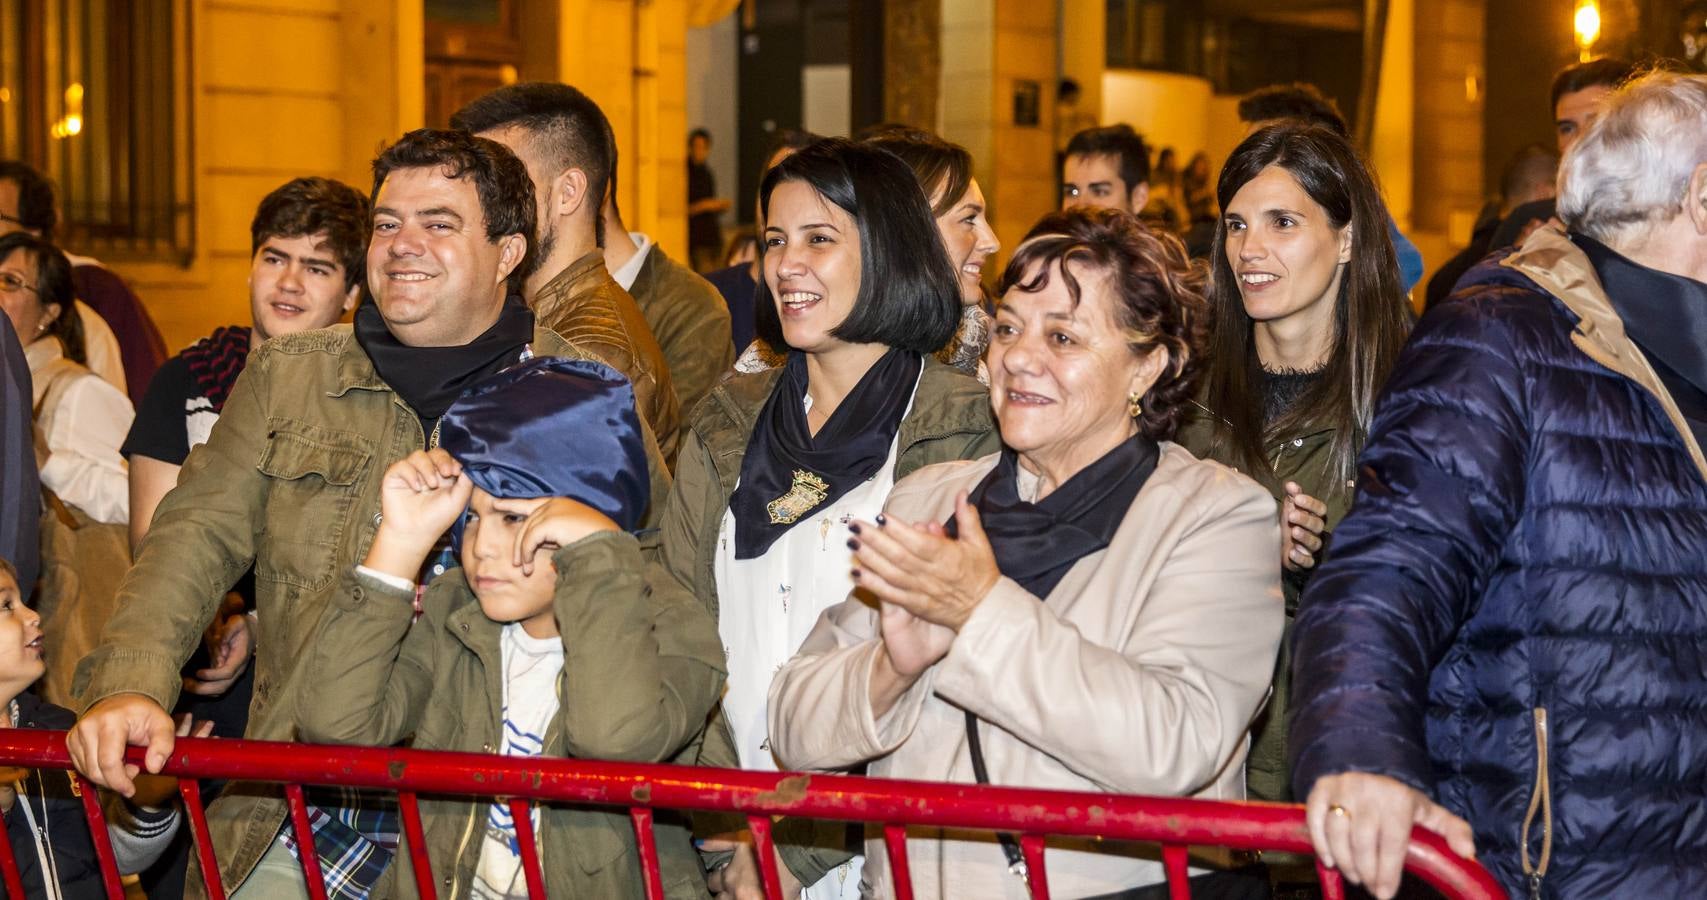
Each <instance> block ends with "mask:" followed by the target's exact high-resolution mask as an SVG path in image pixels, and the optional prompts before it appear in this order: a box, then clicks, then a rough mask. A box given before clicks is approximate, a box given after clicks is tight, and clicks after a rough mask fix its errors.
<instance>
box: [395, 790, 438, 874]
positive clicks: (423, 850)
mask: <svg viewBox="0 0 1707 900" xmlns="http://www.w3.org/2000/svg"><path fill="white" fill-rule="evenodd" d="M397 811H398V813H399V814H400V815H401V816H402V818H403V839H404V840H405V841H407V842H408V844H409V865H410V866H411V867H412V868H413V869H414V870H415V893H416V894H418V895H420V897H421V900H437V898H438V896H439V886H438V885H436V884H434V883H433V863H432V860H430V859H428V858H427V834H426V831H425V829H423V828H421V802H420V800H419V799H417V798H416V796H415V792H414V791H398V792H397Z"/></svg>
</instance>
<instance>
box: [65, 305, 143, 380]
mask: <svg viewBox="0 0 1707 900" xmlns="http://www.w3.org/2000/svg"><path fill="white" fill-rule="evenodd" d="M72 305H73V306H74V307H75V308H76V310H77V318H78V320H79V321H80V322H82V324H83V356H84V357H86V358H87V359H88V360H89V362H88V363H87V365H88V367H89V371H91V372H94V373H95V374H96V375H99V376H101V380H102V381H105V382H106V383H108V384H110V385H112V386H113V387H116V388H118V389H119V393H121V394H123V393H124V392H125V391H127V390H129V388H128V387H127V386H126V382H125V380H124V357H123V356H121V355H120V353H119V338H118V335H116V334H113V328H112V326H111V325H108V324H107V320H106V319H103V318H101V314H100V313H98V312H95V310H94V309H92V308H90V306H89V304H87V303H84V302H83V301H81V300H74V301H72ZM127 396H128V395H127Z"/></svg>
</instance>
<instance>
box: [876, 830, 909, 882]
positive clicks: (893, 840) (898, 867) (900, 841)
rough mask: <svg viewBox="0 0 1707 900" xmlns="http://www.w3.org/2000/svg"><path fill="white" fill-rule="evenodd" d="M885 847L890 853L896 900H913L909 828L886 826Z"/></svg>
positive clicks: (890, 867)
mask: <svg viewBox="0 0 1707 900" xmlns="http://www.w3.org/2000/svg"><path fill="white" fill-rule="evenodd" d="M883 846H884V849H886V850H888V851H889V877H890V880H891V881H893V882H894V883H895V900H913V867H912V864H911V863H910V862H908V860H907V826H905V825H884V826H883Z"/></svg>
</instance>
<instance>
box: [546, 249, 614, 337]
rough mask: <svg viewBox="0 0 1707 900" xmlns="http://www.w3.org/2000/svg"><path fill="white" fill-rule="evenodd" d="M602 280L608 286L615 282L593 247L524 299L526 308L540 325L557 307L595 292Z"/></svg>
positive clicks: (603, 259) (602, 254) (602, 257)
mask: <svg viewBox="0 0 1707 900" xmlns="http://www.w3.org/2000/svg"><path fill="white" fill-rule="evenodd" d="M606 281H609V282H610V283H611V285H612V286H615V285H616V281H614V280H613V279H612V278H611V277H610V272H609V271H608V270H606V269H605V254H604V251H603V250H600V249H598V248H596V247H595V248H593V250H591V251H589V252H588V253H586V254H584V255H582V256H581V258H580V259H577V260H575V261H574V262H572V263H570V264H569V265H567V266H565V267H564V268H563V271H561V272H558V273H557V274H556V275H555V276H553V277H552V279H551V280H550V281H547V282H546V283H545V284H544V286H542V287H541V288H540V289H539V290H538V291H536V292H535V293H534V295H533V296H532V297H529V298H528V305H529V306H531V307H533V309H534V312H535V313H537V314H538V315H539V320H540V321H541V322H545V321H549V320H551V318H552V316H553V314H554V313H555V312H556V311H557V310H558V309H559V308H561V307H563V306H565V305H567V304H568V303H569V302H570V301H571V300H573V299H575V298H577V297H581V296H584V295H586V294H588V293H590V292H592V291H593V290H596V289H597V288H598V286H599V285H600V284H601V283H603V282H606Z"/></svg>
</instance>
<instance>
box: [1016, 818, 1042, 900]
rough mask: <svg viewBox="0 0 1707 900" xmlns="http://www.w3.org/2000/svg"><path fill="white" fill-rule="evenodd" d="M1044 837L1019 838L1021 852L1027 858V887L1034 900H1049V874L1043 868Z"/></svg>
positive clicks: (1026, 836)
mask: <svg viewBox="0 0 1707 900" xmlns="http://www.w3.org/2000/svg"><path fill="white" fill-rule="evenodd" d="M1043 840H1044V838H1043V835H1041V834H1022V835H1020V836H1019V852H1020V853H1021V854H1024V856H1025V877H1026V882H1025V883H1026V885H1027V886H1028V887H1030V888H1031V897H1032V900H1049V872H1048V870H1046V869H1045V868H1044V867H1043Z"/></svg>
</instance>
